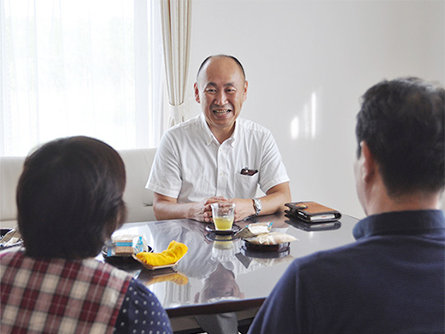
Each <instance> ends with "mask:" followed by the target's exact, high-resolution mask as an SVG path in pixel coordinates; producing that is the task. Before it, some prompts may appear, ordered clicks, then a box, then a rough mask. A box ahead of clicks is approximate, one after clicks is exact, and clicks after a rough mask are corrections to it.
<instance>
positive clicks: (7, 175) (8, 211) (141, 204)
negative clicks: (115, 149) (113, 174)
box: [0, 148, 156, 228]
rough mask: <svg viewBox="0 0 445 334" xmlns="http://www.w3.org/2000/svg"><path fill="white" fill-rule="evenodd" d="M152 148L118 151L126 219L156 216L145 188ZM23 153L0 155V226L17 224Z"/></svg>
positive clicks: (154, 150)
mask: <svg viewBox="0 0 445 334" xmlns="http://www.w3.org/2000/svg"><path fill="white" fill-rule="evenodd" d="M155 153H156V149H155V148H148V149H135V150H122V151H119V154H120V155H121V157H122V159H123V160H124V163H125V169H126V174H127V186H126V188H125V193H124V200H125V203H126V204H127V208H128V222H140V221H150V220H156V218H155V216H154V213H153V192H152V191H149V190H147V189H145V184H146V183H147V179H148V175H149V174H150V169H151V166H152V164H153V158H154V155H155ZM24 160H25V157H0V228H8V227H15V226H17V207H16V202H15V194H16V187H17V182H18V179H19V177H20V174H21V172H22V168H23V162H24Z"/></svg>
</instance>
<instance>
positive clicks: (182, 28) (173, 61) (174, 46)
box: [161, 0, 191, 126]
mask: <svg viewBox="0 0 445 334" xmlns="http://www.w3.org/2000/svg"><path fill="white" fill-rule="evenodd" d="M190 13H191V1H190V0H161V16H162V27H163V29H162V32H163V40H164V63H165V70H166V80H167V90H168V100H169V116H170V119H169V125H170V126H173V125H175V124H178V123H180V122H183V121H185V120H186V118H187V114H188V111H189V109H190V105H191V104H190V103H189V99H186V97H185V94H186V85H187V72H188V63H189V48H190V23H191V20H190Z"/></svg>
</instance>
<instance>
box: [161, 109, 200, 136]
mask: <svg viewBox="0 0 445 334" xmlns="http://www.w3.org/2000/svg"><path fill="white" fill-rule="evenodd" d="M201 129H202V121H201V119H200V115H198V116H195V117H193V118H190V119H188V120H186V121H184V122H181V123H179V124H176V125H174V126H172V127H171V128H169V129H167V130H166V131H165V132H164V135H163V137H164V139H167V138H169V140H178V139H179V140H180V141H182V140H183V139H184V136H185V137H187V138H189V139H190V136H191V135H198V134H200V133H202V131H200V130H201Z"/></svg>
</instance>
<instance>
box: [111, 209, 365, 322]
mask: <svg viewBox="0 0 445 334" xmlns="http://www.w3.org/2000/svg"><path fill="white" fill-rule="evenodd" d="M253 222H273V224H272V230H273V231H277V232H282V233H287V234H290V235H292V236H294V237H295V238H296V239H297V240H296V241H293V242H291V243H290V247H289V249H285V250H283V251H280V252H278V251H275V252H270V251H268V252H266V251H264V252H261V251H260V252H258V251H254V252H252V251H249V250H248V249H246V247H245V245H244V242H243V240H241V239H239V238H234V237H233V236H230V235H229V236H224V235H222V236H215V235H212V234H211V233H212V232H210V231H209V229H208V228H206V227H207V225H208V224H206V223H201V222H197V221H194V220H187V219H179V220H164V221H154V222H141V223H129V224H125V225H124V226H123V227H122V228H121V229H119V230H118V231H116V232H115V233H114V234H113V237H117V236H122V235H142V236H144V238H145V239H146V241H147V244H148V245H149V246H150V247H152V249H153V251H154V252H162V251H163V250H165V249H166V248H167V247H168V244H169V243H170V241H172V240H176V241H179V242H182V243H184V244H186V245H187V247H188V252H187V254H186V255H185V256H184V257H183V258H182V259H181V260H180V261H179V263H178V264H177V266H176V267H175V268H174V270H172V269H163V270H155V271H151V270H147V269H145V268H142V267H141V266H139V265H135V264H131V265H125V264H124V265H123V266H121V267H122V268H123V269H124V270H126V271H128V272H130V273H131V274H133V275H134V276H135V277H137V278H139V279H140V280H141V281H142V282H143V283H144V284H145V285H146V286H147V287H148V288H149V289H150V290H151V291H153V292H154V293H155V294H156V296H157V297H158V299H159V300H160V301H161V303H162V305H163V306H164V308H165V309H166V310H167V311H168V313H169V315H170V316H171V315H172V314H175V311H176V313H178V314H186V313H187V312H189V313H193V312H196V310H195V311H194V310H193V309H196V308H197V307H198V308H199V307H200V306H201V307H205V308H204V309H205V310H206V312H212V311H211V310H212V307H213V308H214V312H218V310H222V309H223V308H224V307H222V306H221V305H222V304H227V303H228V304H227V305H232V306H230V307H229V310H236V309H242V307H243V304H245V305H247V306H251V305H252V304H255V302H254V301H256V302H257V303H256V304H257V305H260V304H261V303H262V301H263V300H264V299H265V298H266V297H267V296H268V294H269V293H270V291H271V290H272V288H273V287H274V286H275V284H276V282H277V281H278V280H279V278H280V277H281V276H282V274H283V273H284V271H285V270H286V268H287V267H288V266H289V264H290V263H291V262H292V260H293V259H295V258H298V257H302V256H305V255H308V254H311V253H314V252H317V251H321V250H325V249H330V248H334V247H338V246H342V245H345V244H347V243H351V242H353V241H354V238H353V235H352V229H353V227H354V225H355V224H356V222H357V219H355V218H352V217H350V216H343V217H342V218H341V219H340V221H339V222H335V223H326V224H323V225H312V226H311V225H307V224H305V223H303V222H296V221H290V220H289V219H288V218H287V217H285V215H284V213H277V214H274V215H267V216H260V217H256V218H254V219H252V220H247V221H240V222H236V224H237V225H238V226H240V227H241V228H243V227H244V226H246V225H247V224H249V223H253ZM118 266H119V264H118ZM221 302H224V303H221ZM252 302H253V303H252ZM227 305H226V308H227V307H228V306H227ZM185 310H189V311H185Z"/></svg>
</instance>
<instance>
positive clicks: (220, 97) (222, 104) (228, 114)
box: [195, 56, 247, 133]
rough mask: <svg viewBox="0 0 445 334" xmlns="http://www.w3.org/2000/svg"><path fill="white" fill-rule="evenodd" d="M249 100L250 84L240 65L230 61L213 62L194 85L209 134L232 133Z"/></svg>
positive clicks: (221, 58) (205, 68) (216, 60)
mask: <svg viewBox="0 0 445 334" xmlns="http://www.w3.org/2000/svg"><path fill="white" fill-rule="evenodd" d="M246 98H247V81H245V78H244V75H243V72H242V70H241V68H240V67H239V65H238V64H237V63H236V62H235V61H234V60H233V59H231V58H229V57H218V56H216V57H212V58H210V59H209V60H208V61H207V63H206V64H205V65H204V67H203V68H202V70H201V73H200V74H199V77H198V82H197V83H195V99H196V101H197V102H198V103H200V104H201V107H202V110H203V113H204V115H205V118H206V121H207V124H208V125H209V127H210V130H212V132H214V133H215V131H229V132H231V131H233V128H234V124H235V121H236V119H237V118H238V116H239V114H240V112H241V107H242V105H243V102H244V101H245V100H246Z"/></svg>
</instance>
